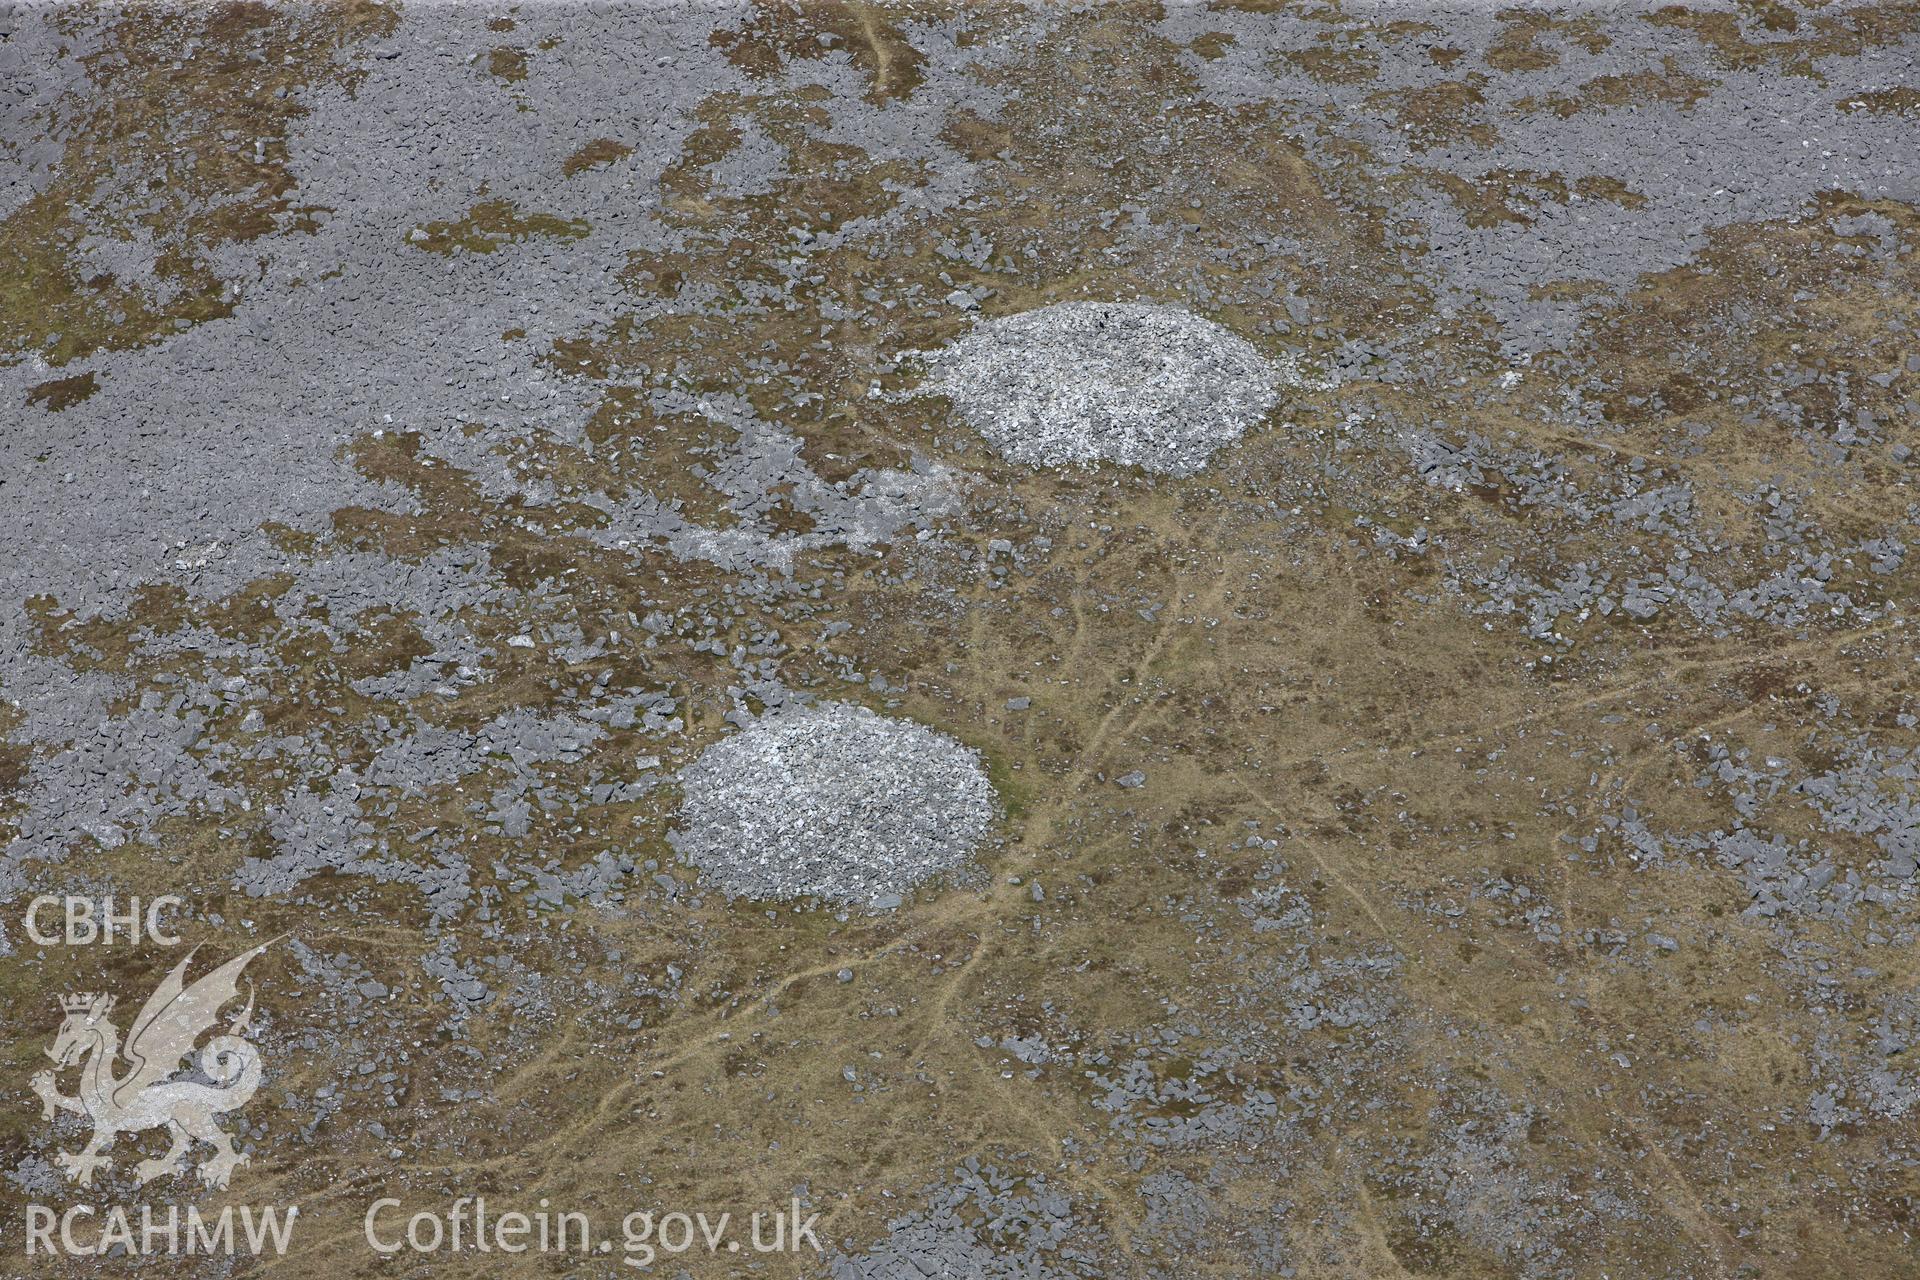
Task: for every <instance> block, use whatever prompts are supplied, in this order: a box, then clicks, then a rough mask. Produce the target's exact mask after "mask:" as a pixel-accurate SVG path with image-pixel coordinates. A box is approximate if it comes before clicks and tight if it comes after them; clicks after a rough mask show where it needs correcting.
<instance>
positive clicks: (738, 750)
mask: <svg viewBox="0 0 1920 1280" xmlns="http://www.w3.org/2000/svg"><path fill="white" fill-rule="evenodd" d="M680 778H681V788H682V793H683V797H684V798H683V800H682V802H681V806H680V820H679V826H678V829H677V830H676V831H675V832H673V833H672V835H671V836H670V837H669V838H670V840H671V841H672V843H673V845H674V847H675V848H676V849H678V850H679V852H680V855H681V856H682V857H683V858H685V859H686V860H687V861H688V862H690V863H692V864H693V865H694V866H696V867H698V868H700V870H701V871H702V872H704V873H706V874H707V875H709V876H712V877H713V878H714V879H715V880H716V881H718V882H719V884H720V885H721V887H722V888H724V889H725V890H726V891H727V892H728V893H730V894H735V895H740V896H745V897H752V898H782V899H784V898H800V897H818V898H825V899H828V900H830V901H835V902H857V903H864V904H867V905H869V906H875V907H879V906H882V905H883V904H884V905H894V906H897V905H898V904H899V902H900V895H902V894H904V893H905V892H906V891H907V890H909V889H911V888H913V887H914V886H915V885H918V884H920V883H922V882H923V881H925V880H927V879H928V878H930V877H932V876H934V875H936V874H937V873H939V872H941V871H945V870H948V869H950V868H952V867H954V866H956V865H958V864H959V863H960V862H961V861H962V860H964V859H965V858H966V857H967V855H968V854H969V853H971V852H972V851H973V850H974V849H975V848H976V847H977V846H978V845H979V844H980V842H981V840H982V839H984V838H985V836H986V833H987V830H988V828H989V826H991V824H992V822H993V819H994V797H993V787H992V784H991V783H989V782H988V781H987V775H986V772H985V771H984V770H983V769H982V768H981V764H980V756H979V753H978V752H976V751H974V750H973V749H972V748H971V747H966V746H963V745H961V744H960V743H958V742H955V741H954V740H953V739H952V738H949V737H947V736H946V735H945V734H942V733H938V732H936V731H934V730H932V729H929V728H927V727H926V726H925V725H920V724H915V723H914V722H912V721H910V720H900V719H894V718H891V717H887V716H881V715H877V714H875V713H874V712H872V711H869V710H867V709H866V708H865V707H859V706H852V705H849V704H845V703H829V704H825V705H822V706H818V707H809V708H794V709H783V710H781V711H778V712H775V713H773V714H770V715H767V716H764V717H762V718H761V719H759V720H757V721H755V722H754V723H753V724H752V725H750V726H749V727H747V728H746V729H744V730H743V731H742V732H740V733H738V734H735V735H734V736H733V737H731V738H726V739H723V740H721V741H719V742H716V743H715V744H714V745H712V746H711V747H708V748H707V749H706V751H704V752H703V753H702V754H701V755H700V758H699V759H698V760H696V761H695V762H694V763H693V764H692V765H690V766H688V767H687V768H686V769H685V770H683V771H682V773H681V775H680Z"/></svg>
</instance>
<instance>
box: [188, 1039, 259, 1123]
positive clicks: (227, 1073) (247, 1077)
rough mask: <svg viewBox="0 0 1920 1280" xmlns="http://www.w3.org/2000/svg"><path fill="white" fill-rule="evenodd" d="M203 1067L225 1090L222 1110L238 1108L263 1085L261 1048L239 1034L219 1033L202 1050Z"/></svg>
mask: <svg viewBox="0 0 1920 1280" xmlns="http://www.w3.org/2000/svg"><path fill="white" fill-rule="evenodd" d="M200 1069H201V1070H202V1071H204V1072H206V1073H207V1074H208V1075H209V1076H211V1077H212V1078H213V1083H214V1084H215V1085H216V1086H217V1087H218V1088H219V1089H220V1091H221V1093H220V1105H219V1110H221V1111H234V1110H237V1109H238V1108H240V1107H244V1106H246V1105H247V1100H248V1099H249V1098H251V1097H253V1094H254V1090H256V1089H258V1088H259V1087H260V1050H258V1049H256V1048H255V1047H254V1046H253V1044H252V1042H250V1041H247V1040H242V1039H241V1038H240V1037H239V1036H215V1037H214V1038H213V1039H211V1040H209V1041H207V1046H206V1048H204V1049H202V1050H201V1051H200Z"/></svg>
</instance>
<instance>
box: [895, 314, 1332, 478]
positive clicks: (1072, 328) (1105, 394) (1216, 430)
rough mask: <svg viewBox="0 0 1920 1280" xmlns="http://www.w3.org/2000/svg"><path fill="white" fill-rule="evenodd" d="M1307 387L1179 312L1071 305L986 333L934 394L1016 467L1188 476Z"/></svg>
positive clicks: (1008, 321)
mask: <svg viewBox="0 0 1920 1280" xmlns="http://www.w3.org/2000/svg"><path fill="white" fill-rule="evenodd" d="M1300 385H1301V379H1300V376H1299V372H1298V370H1297V369H1296V368H1295V367H1294V365H1293V364H1292V363H1291V362H1282V361H1273V360H1269V359H1267V358H1266V357H1265V356H1263V355H1261V354H1260V352H1259V351H1258V350H1256V349H1255V348H1254V346H1253V344H1252V343H1250V342H1248V341H1246V339H1244V338H1241V337H1240V336H1238V335H1237V334H1235V333H1234V332H1233V331H1232V330H1230V329H1227V328H1224V327H1222V326H1221V325H1218V324H1215V323H1214V322H1213V321H1211V320H1206V319H1203V318H1201V317H1200V316H1196V315H1194V314H1193V313H1191V312H1189V311H1184V310H1182V309H1181V308H1179V307H1169V306H1157V305H1152V304H1147V303H1127V302H1062V303H1058V304H1056V305H1054V306H1050V307H1042V308H1040V309H1039V310H1037V311H1027V312H1022V313H1021V314H1019V315H1012V316H1006V317H1003V318H1001V319H998V320H989V321H987V322H985V323H983V324H981V325H979V326H977V327H976V328H974V330H973V331H972V332H970V333H968V334H967V335H966V336H965V337H963V338H961V339H960V340H959V341H958V342H955V343H954V344H953V345H952V346H950V347H948V348H946V349H945V350H944V351H941V352H939V353H937V354H936V355H935V357H934V373H933V376H932V378H931V379H930V380H929V381H928V383H927V384H926V387H925V389H926V390H929V391H937V392H939V393H941V394H943V395H946V396H947V397H949V398H950V399H952V401H953V403H954V407H955V408H956V409H957V410H958V411H959V413H960V416H961V417H962V418H964V419H965V420H966V421H967V422H968V423H969V424H970V425H971V426H972V427H973V428H974V429H975V430H977V431H979V432H980V434H981V435H983V436H985V437H986V438H987V440H988V442H989V443H991V444H992V445H993V446H994V448H996V449H998V450H999V451H1000V453H1001V454H1002V455H1003V456H1004V457H1006V458H1008V459H1010V460H1012V461H1014V462H1024V463H1027V464H1028V465H1030V466H1048V467H1061V466H1068V465H1071V464H1079V465H1083V466H1084V465H1088V464H1091V463H1095V462H1102V461H1105V462H1118V463H1122V464H1125V465H1128V466H1139V467H1143V468H1145V469H1146V470H1148V471H1157V472H1161V473H1163V474H1166V475H1174V476H1185V475H1191V474H1192V473H1194V472H1195V471H1198V470H1199V469H1200V468H1201V467H1203V466H1205V465H1206V462H1207V459H1208V458H1209V457H1211V456H1212V455H1213V453H1214V451H1215V450H1217V449H1219V448H1220V447H1221V446H1222V445H1225V444H1230V443H1232V442H1233V441H1235V440H1238V439H1239V438H1240V436H1241V435H1242V434H1243V433H1244V432H1245V431H1246V430H1247V428H1249V427H1251V426H1253V425H1254V424H1255V423H1257V422H1259V421H1260V420H1261V419H1262V418H1263V417H1265V416H1266V413H1267V410H1269V409H1271V408H1272V407H1273V406H1274V404H1275V403H1277V401H1278V400H1279V392H1280V388H1282V387H1289V386H1300Z"/></svg>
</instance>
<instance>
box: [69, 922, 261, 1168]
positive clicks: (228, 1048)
mask: <svg viewBox="0 0 1920 1280" xmlns="http://www.w3.org/2000/svg"><path fill="white" fill-rule="evenodd" d="M273 941H277V939H275V940H273ZM273 941H268V942H263V943H261V944H260V945H259V946H257V947H255V948H254V949H253V950H251V951H248V952H245V953H243V954H241V955H238V956H236V957H234V958H233V959H231V960H229V961H227V962H226V963H225V964H223V965H221V966H220V967H219V968H218V969H215V970H214V971H213V972H211V973H209V974H207V975H206V976H205V977H202V978H200V979H199V980H198V981H196V982H195V983H194V984H193V985H192V986H187V985H186V984H185V982H184V980H183V975H184V974H185V972H186V969H187V965H188V963H189V962H191V961H192V959H193V956H194V952H193V951H189V952H188V953H187V956H186V959H184V960H182V961H181V962H180V963H179V964H177V965H175V966H174V967H173V969H172V970H171V971H170V972H169V973H168V974H167V976H166V977H165V978H163V979H161V981H160V985H159V986H158V987H157V988H155V990H154V992H153V994H152V995H151V996H148V997H147V1002H146V1003H145V1004H144V1005H142V1006H141V1007H140V1012H139V1014H138V1015H137V1016H136V1017H135V1018H134V1020H133V1024H132V1025H131V1026H130V1027H129V1028H128V1029H127V1035H126V1042H125V1043H124V1044H122V1043H121V1039H120V1029H119V1028H118V1027H117V1026H115V1025H114V1023H113V1018H112V1014H113V1006H114V998H113V997H112V996H110V995H96V994H91V993H88V994H80V995H70V996H65V997H62V999H61V1001H60V1007H61V1009H62V1010H64V1011H65V1013H66V1020H65V1021H63V1022H62V1023H61V1024H60V1031H59V1034H57V1035H56V1036H55V1037H54V1041H53V1046H52V1047H51V1048H49V1049H48V1050H47V1056H48V1057H49V1058H52V1059H53V1061H54V1064H55V1066H56V1067H57V1068H59V1069H61V1070H64V1069H66V1068H67V1067H71V1066H73V1065H74V1064H75V1063H80V1062H82V1061H83V1060H84V1065H83V1066H82V1067H81V1069H80V1088H79V1091H78V1093H76V1094H75V1095H74V1096H73V1097H68V1096H66V1095H65V1094H63V1093H61V1092H60V1091H59V1088H58V1087H57V1085H56V1084H55V1082H54V1072H52V1071H42V1072H40V1073H39V1074H38V1075H36V1076H34V1077H33V1091H34V1092H35V1093H36V1094H38V1095H39V1096H40V1101H41V1104H42V1105H41V1113H40V1114H41V1118H42V1119H46V1120H51V1119H52V1118H53V1115H54V1112H55V1110H56V1109H58V1110H61V1111H71V1112H73V1113H74V1114H76V1115H82V1116H86V1117H87V1118H88V1119H90V1120H92V1121H93V1138H92V1140H91V1141H90V1142H88V1143H87V1145H86V1147H85V1148H84V1149H83V1150H80V1151H77V1152H67V1151H63V1152H61V1153H60V1155H59V1156H58V1157H56V1161H55V1162H56V1163H57V1164H58V1165H59V1166H60V1168H61V1169H62V1170H63V1171H65V1173H66V1175H67V1177H68V1178H70V1179H72V1180H73V1181H74V1182H77V1183H79V1184H80V1185H81V1186H90V1185H92V1182H93V1173H94V1170H95V1169H98V1168H99V1167H100V1166H101V1165H104V1164H108V1163H110V1158H109V1157H108V1155H107V1154H106V1153H107V1149H108V1148H109V1147H111V1146H112V1145H113V1144H114V1141H115V1140H116V1139H117V1138H118V1137H119V1135H121V1134H123V1133H141V1132H144V1131H145V1130H148V1129H158V1128H162V1127H164V1128H165V1129H166V1130H167V1132H168V1134H169V1135H170V1136H171V1137H172V1140H173V1142H172V1145H171V1146H170V1147H168V1149H167V1150H166V1152H165V1153H164V1154H162V1155H159V1156H156V1157H155V1158H153V1159H151V1160H143V1161H141V1162H140V1163H139V1164H138V1165H137V1166H135V1168H134V1176H135V1178H136V1180H137V1181H138V1182H139V1183H142V1184H144V1183H147V1182H149V1181H151V1180H153V1179H154V1178H159V1177H164V1176H165V1175H167V1174H169V1173H175V1172H178V1171H179V1169H180V1167H181V1158H182V1157H183V1156H185V1155H186V1154H187V1152H188V1150H189V1149H190V1148H191V1147H192V1146H193V1144H194V1143H196V1142H205V1143H207V1144H209V1145H211V1146H212V1147H213V1149H214V1153H213V1154H212V1155H211V1156H209V1157H208V1158H207V1159H206V1160H205V1161H204V1162H202V1163H201V1165H200V1167H199V1172H200V1180H201V1181H202V1182H204V1183H206V1184H207V1185H208V1186H210V1187H224V1186H226V1185H227V1179H228V1178H230V1177H232V1176H233V1171H234V1170H235V1169H236V1168H238V1167H239V1166H240V1165H243V1164H245V1163H246V1162H247V1157H246V1156H245V1155H244V1154H242V1153H240V1152H238V1151H235V1150H234V1146H233V1138H232V1137H231V1136H230V1135H229V1134H228V1133H227V1132H226V1131H225V1130H223V1129H222V1128H220V1126H219V1125H218V1124H216V1123H215V1122H214V1117H215V1116H216V1115H220V1114H222V1113H224V1112H228V1111H233V1110H236V1109H238V1108H240V1107H243V1106H245V1105H246V1103H247V1100H248V1099H249V1098H251V1097H253V1094H254V1091H255V1090H256V1089H258V1088H259V1087H260V1051H259V1049H257V1048H255V1047H254V1045H253V1043H252V1042H251V1041H249V1040H247V1039H245V1038H244V1037H243V1035H242V1033H243V1032H245V1031H246V1030H248V1025H249V1022H250V1020H251V1018H252V1016H253V993H252V984H251V983H249V984H248V993H247V1005H246V1008H245V1009H243V1010H241V1011H240V1013H239V1014H238V1015H236V1016H235V1017H234V1019H233V1021H232V1022H230V1023H228V1024H227V1029H226V1031H225V1033H224V1034H221V1035H216V1036H214V1037H213V1038H212V1039H211V1040H209V1041H207V1043H206V1044H205V1046H203V1047H202V1048H201V1049H200V1052H199V1055H198V1057H197V1059H194V1065H197V1066H198V1067H199V1069H200V1072H201V1073H202V1074H203V1075H204V1076H205V1077H206V1080H205V1081H203V1080H198V1079H192V1078H187V1079H180V1080H175V1079H172V1078H171V1077H173V1076H174V1075H175V1074H176V1073H177V1072H179V1071H180V1069H181V1066H182V1064H183V1063H185V1062H187V1061H188V1060H189V1059H190V1058H192V1057H193V1054H194V1047H195V1043H196V1042H197V1041H198V1040H199V1039H200V1037H201V1036H202V1035H203V1034H204V1033H205V1032H207V1031H209V1030H211V1029H213V1027H214V1024H215V1022H216V1021H217V1020H218V1018H219V1014H220V1009H221V1007H222V1006H223V1005H225V1004H227V1002H229V1001H230V1000H233V999H235V998H236V997H237V996H238V995H239V981H240V972H241V970H243V969H245V968H246V967H247V964H248V963H249V962H250V961H251V960H253V958H254V957H255V956H258V955H259V954H260V953H261V952H263V951H265V950H266V949H267V948H268V947H270V946H272V945H273ZM198 949H199V948H197V947H196V948H195V949H194V951H197V950H198ZM121 1058H124V1059H125V1060H126V1062H127V1063H128V1068H127V1070H126V1072H125V1073H124V1074H115V1069H116V1067H117V1065H118V1061H119V1059H121ZM207 1081H211V1083H207Z"/></svg>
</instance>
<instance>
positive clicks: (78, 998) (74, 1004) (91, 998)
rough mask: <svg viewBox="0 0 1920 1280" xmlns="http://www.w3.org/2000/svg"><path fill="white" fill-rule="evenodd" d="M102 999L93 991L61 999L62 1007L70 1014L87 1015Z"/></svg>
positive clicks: (78, 992) (81, 992) (80, 992)
mask: <svg viewBox="0 0 1920 1280" xmlns="http://www.w3.org/2000/svg"><path fill="white" fill-rule="evenodd" d="M99 999H100V997H99V996H97V995H95V994H94V993H93V992H91V991H77V992H75V993H74V994H72V995H70V996H61V997H60V1007H61V1008H62V1009H65V1010H66V1011H67V1012H68V1013H85V1012H87V1011H88V1010H90V1009H92V1008H93V1006H94V1005H95V1004H96V1003H98V1002H99Z"/></svg>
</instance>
